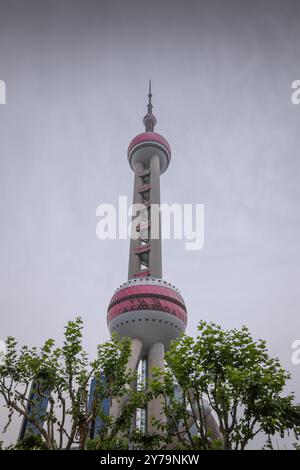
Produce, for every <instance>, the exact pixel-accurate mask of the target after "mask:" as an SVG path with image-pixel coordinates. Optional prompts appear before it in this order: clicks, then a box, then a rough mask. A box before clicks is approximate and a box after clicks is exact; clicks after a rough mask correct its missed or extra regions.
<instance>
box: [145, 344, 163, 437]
mask: <svg viewBox="0 0 300 470" xmlns="http://www.w3.org/2000/svg"><path fill="white" fill-rule="evenodd" d="M164 356H165V347H164V345H163V343H154V344H153V345H152V346H151V347H150V348H149V352H148V383H150V382H151V380H152V376H153V375H152V368H153V367H159V368H160V369H162V370H164V369H165V361H164ZM153 418H154V419H155V420H157V421H160V422H166V417H165V415H164V412H163V404H162V401H161V399H160V398H155V399H153V400H151V401H150V402H149V403H148V408H147V431H148V432H149V433H154V432H157V429H156V427H155V426H153V425H152V419H153Z"/></svg>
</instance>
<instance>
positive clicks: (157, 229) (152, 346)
mask: <svg viewBox="0 0 300 470" xmlns="http://www.w3.org/2000/svg"><path fill="white" fill-rule="evenodd" d="M152 110H153V106H152V93H151V81H150V82H149V93H148V105H147V114H146V115H145V117H144V119H143V124H144V126H145V131H144V132H142V133H141V134H138V135H137V136H136V137H134V139H133V140H132V141H131V142H130V144H129V146H128V152H127V156H128V162H129V165H130V168H131V169H132V170H133V172H134V187H133V204H139V205H140V206H138V207H140V210H139V212H138V214H139V224H138V225H134V223H132V234H131V240H130V249H129V266H128V280H127V281H126V282H125V283H124V284H122V285H121V286H120V287H119V288H118V289H116V291H115V293H114V295H113V296H112V299H111V301H110V303H109V306H108V310H107V324H108V329H109V331H110V333H111V334H112V333H114V332H115V333H117V334H118V335H119V337H130V338H131V340H132V341H131V356H130V359H129V362H128V365H127V367H128V368H130V369H132V370H135V369H137V368H138V367H139V365H140V364H142V371H143V374H144V379H145V383H147V382H148V383H149V381H151V377H152V368H153V367H160V368H161V369H164V354H165V351H166V350H167V349H168V347H169V345H170V341H172V340H174V339H176V338H177V337H178V336H180V335H181V334H182V333H183V332H184V331H185V329H186V325H187V311H186V306H185V303H184V300H183V298H182V297H181V295H180V292H179V291H178V289H177V288H176V287H175V286H174V285H173V284H170V283H169V282H167V281H165V280H164V279H163V274H162V240H161V220H160V211H159V207H160V177H161V175H162V174H163V173H165V172H166V170H167V169H168V167H169V164H170V161H171V147H170V145H169V143H168V141H167V140H166V139H165V138H164V137H163V136H162V135H160V134H158V133H157V132H155V131H154V127H155V125H156V117H155V116H154V114H153V112H152ZM134 231H135V233H138V235H139V236H138V237H137V236H134ZM119 406H120V404H117V403H113V404H112V407H111V414H113V415H115V416H116V415H118V413H119V408H118V407H119ZM153 418H154V419H155V420H159V421H161V422H164V421H165V417H164V415H163V411H162V404H161V402H160V400H159V398H157V399H154V400H152V401H150V402H149V403H148V405H147V409H145V410H143V423H144V425H143V429H144V430H145V431H147V432H150V433H151V432H155V428H154V427H153V425H152V420H153Z"/></svg>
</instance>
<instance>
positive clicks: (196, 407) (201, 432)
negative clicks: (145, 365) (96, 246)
mask: <svg viewBox="0 0 300 470" xmlns="http://www.w3.org/2000/svg"><path fill="white" fill-rule="evenodd" d="M198 331H199V334H198V336H197V337H196V338H195V339H194V338H192V337H190V336H187V335H183V336H182V337H181V338H179V339H178V340H176V341H174V342H173V343H172V344H171V347H170V349H169V351H168V352H167V353H166V360H167V364H168V368H166V370H165V371H164V372H163V371H161V370H160V369H156V370H155V376H154V379H153V381H152V384H151V391H152V394H153V395H154V396H161V398H162V400H163V403H164V412H165V414H166V416H167V418H168V422H167V425H166V426H164V429H163V431H164V433H165V435H168V436H171V442H172V444H171V445H172V446H173V447H179V448H186V449H211V448H215V447H220V446H222V447H223V448H225V449H235V450H237V449H240V450H243V449H245V447H246V445H247V444H248V442H249V441H250V440H252V439H253V438H254V437H255V436H256V435H257V434H258V433H260V432H262V433H265V434H266V435H267V436H268V439H270V437H271V436H274V435H275V433H279V434H280V436H282V437H283V436H284V433H285V432H286V431H289V430H292V429H294V431H298V432H299V429H300V406H299V405H297V404H295V403H294V395H293V394H288V395H286V396H282V393H283V390H284V388H285V386H286V383H287V381H288V380H289V378H290V374H289V373H288V372H287V371H285V370H284V369H283V368H282V367H281V365H280V363H279V361H278V359H274V358H271V357H269V355H268V351H267V348H266V343H265V341H262V340H259V341H254V340H253V338H252V337H251V335H250V333H249V330H248V329H247V328H246V327H242V328H241V329H240V330H237V329H233V330H229V331H226V330H223V329H222V328H221V327H220V326H218V325H216V324H214V323H207V322H205V321H201V322H200V323H199V326H198ZM174 377H175V379H176V380H174ZM179 390H180V392H179ZM209 410H211V411H212V413H213V415H214V417H215V420H216V422H217V428H218V429H219V431H220V433H221V437H222V439H221V440H220V439H219V438H218V437H216V433H215V431H216V429H215V426H214V422H215V420H214V419H213V418H212V415H211V414H210V411H209ZM192 425H193V427H194V432H192V430H191V426H192ZM157 426H158V427H160V428H162V426H161V424H160V423H157Z"/></svg>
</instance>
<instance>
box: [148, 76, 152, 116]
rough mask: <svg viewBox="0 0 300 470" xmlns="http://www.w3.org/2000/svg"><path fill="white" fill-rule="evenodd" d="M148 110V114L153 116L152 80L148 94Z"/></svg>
mask: <svg viewBox="0 0 300 470" xmlns="http://www.w3.org/2000/svg"><path fill="white" fill-rule="evenodd" d="M147 108H148V113H149V114H152V109H153V105H152V92H151V80H149V93H148V105H147Z"/></svg>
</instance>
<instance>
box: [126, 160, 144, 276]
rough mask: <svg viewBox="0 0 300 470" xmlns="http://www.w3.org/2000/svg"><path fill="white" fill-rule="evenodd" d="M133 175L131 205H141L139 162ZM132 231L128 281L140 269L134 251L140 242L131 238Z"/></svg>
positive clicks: (140, 167)
mask: <svg viewBox="0 0 300 470" xmlns="http://www.w3.org/2000/svg"><path fill="white" fill-rule="evenodd" d="M134 169H135V173H134V186H133V204H141V203H142V196H141V194H140V193H139V192H138V190H139V188H140V186H141V185H142V178H141V177H140V176H139V173H140V172H142V171H143V169H144V165H143V163H141V162H136V164H135V166H134ZM136 217H137V214H136V215H133V216H132V219H131V221H133V220H134V219H135V218H136ZM133 231H134V227H132V229H131V237H130V248H129V263H128V279H132V278H133V277H134V275H135V274H136V273H138V272H139V271H140V269H141V261H140V258H139V257H138V256H137V255H136V254H135V249H136V248H137V247H138V246H139V244H140V241H139V239H136V240H134V239H133V237H132V233H133Z"/></svg>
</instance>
